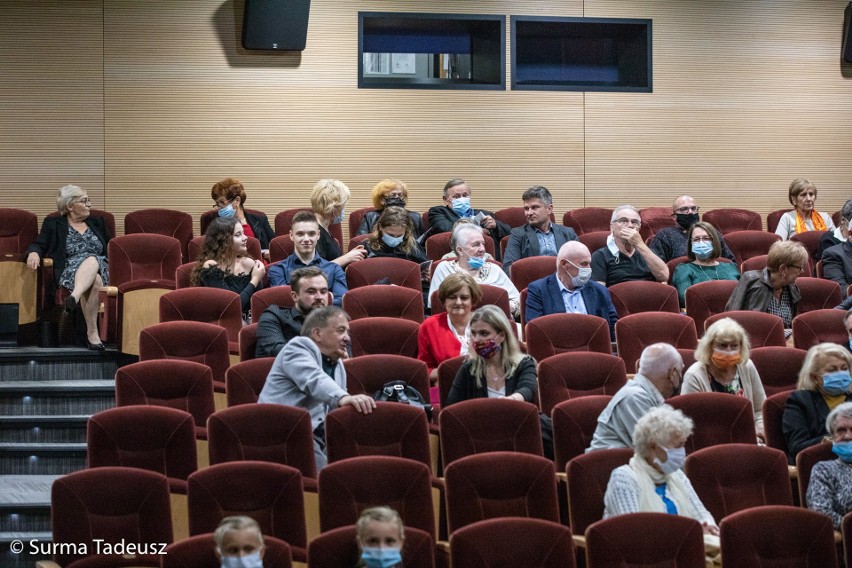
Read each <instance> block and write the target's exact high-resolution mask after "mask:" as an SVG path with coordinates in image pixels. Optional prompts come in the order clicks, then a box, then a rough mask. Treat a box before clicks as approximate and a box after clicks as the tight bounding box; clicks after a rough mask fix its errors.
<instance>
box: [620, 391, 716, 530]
mask: <svg viewBox="0 0 852 568" xmlns="http://www.w3.org/2000/svg"><path fill="white" fill-rule="evenodd" d="M692 429H693V422H692V420H691V419H690V418H688V417H686V416H684V414H683V413H682V412H681V411H680V410H675V409H673V408H672V407H671V406H668V405H667V404H664V405H662V406H658V407H656V408H654V409H652V410H650V411H648V413H647V414H645V415H644V416H643V417H642V418H640V419H639V421H638V422H636V427H635V428H634V430H633V447H634V450H635V453H634V454H633V457H632V458H630V463H628V464H627V465H623V466H621V467H618V468H616V469H615V470H613V472H612V475H611V476H610V478H609V484H608V485H607V488H606V493H605V494H604V518H605V519H606V518H608V517H615V516H617V515H626V514H628V513H668V514H670V515H680V516H683V517H689V518H692V519H695V520H696V521H698V522H699V523H701V525H702V526H703V528H704V533H705V534H713V535H718V534H719V527H718V526H716V521H715V520H714V519H713V515H711V514H710V512H709V511H708V510H707V509H706V508H705V507H704V504H703V503H701V499H699V498H698V495H697V494H696V493H695V490H694V489H693V488H692V484H691V483H690V482H689V479H687V477H686V474H685V473H684V472H683V471H682V469H681V468H682V467H683V464H684V461H685V459H686V449H685V448H684V444H686V439H687V438H689V436H690V434H692Z"/></svg>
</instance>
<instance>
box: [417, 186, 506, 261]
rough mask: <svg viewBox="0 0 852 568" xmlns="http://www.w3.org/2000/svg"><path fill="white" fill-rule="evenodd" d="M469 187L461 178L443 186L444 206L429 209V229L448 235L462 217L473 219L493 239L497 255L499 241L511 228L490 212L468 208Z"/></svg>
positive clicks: (434, 232)
mask: <svg viewBox="0 0 852 568" xmlns="http://www.w3.org/2000/svg"><path fill="white" fill-rule="evenodd" d="M470 195H471V191H470V187H469V186H468V185H467V182H466V181H464V180H463V179H461V178H453V179H451V180H450V181H448V182H447V184H446V185H445V186H444V204H443V205H436V206H435V207H432V208H431V209H429V229H430V231H432V233H433V234H437V233H448V232H450V231H452V230H453V224H454V223H455V222H456V221H458V220H459V219H461V218H463V217H467V218H470V219H473V221H474V222H475V223H476V224H478V225H479V226H480V227H482V228H483V229H485V230H486V231H487V232H488V233H487V234H488V236H490V237H491V238H493V239H494V243H495V245H498V246H496V247H495V250H496V251H497V254H498V255H499V254H500V253H499V250H500V247H499V244H500V239H502V238H503V237H505V236H506V235H508V234H509V231H510V230H511V228H510V227H509V225H507V224H506V223H501V222H500V221H498V220H496V219H495V218H494V214H493V213H492V212H491V211H486V210H485V209H473V208H472V207H471V206H470Z"/></svg>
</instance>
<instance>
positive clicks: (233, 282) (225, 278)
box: [191, 217, 266, 314]
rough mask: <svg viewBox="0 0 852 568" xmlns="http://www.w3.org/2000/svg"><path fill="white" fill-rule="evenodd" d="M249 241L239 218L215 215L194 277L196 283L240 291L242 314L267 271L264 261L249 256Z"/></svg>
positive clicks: (208, 229)
mask: <svg viewBox="0 0 852 568" xmlns="http://www.w3.org/2000/svg"><path fill="white" fill-rule="evenodd" d="M247 242H248V237H247V236H246V235H245V233H244V232H243V226H242V224H241V223H240V222H239V220H238V219H236V218H235V217H219V218H217V219H214V220H213V222H211V223H210V226H209V227H207V232H206V233H205V234H204V247H203V248H202V250H201V256H200V257H199V258H198V261H197V262H196V263H195V268H193V270H192V278H191V283H192V285H193V286H206V287H208V288H222V289H224V290H230V291H232V292H236V293H237V294H239V295H240V300H241V302H242V306H243V314H248V311H249V307H250V306H251V296H252V294H254V292H255V290H257V289H258V288H260V286H261V282H262V281H263V277H264V276H265V275H266V268H264V266H263V262H261V261H260V260H254V259H252V258H251V257H249V256H248V253H247V251H246V243H247Z"/></svg>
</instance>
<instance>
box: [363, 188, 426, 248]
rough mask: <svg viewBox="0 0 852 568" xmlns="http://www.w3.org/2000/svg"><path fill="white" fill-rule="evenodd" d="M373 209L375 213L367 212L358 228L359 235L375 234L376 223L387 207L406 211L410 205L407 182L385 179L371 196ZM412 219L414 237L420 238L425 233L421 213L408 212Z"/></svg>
mask: <svg viewBox="0 0 852 568" xmlns="http://www.w3.org/2000/svg"><path fill="white" fill-rule="evenodd" d="M371 197H372V200H373V207H375V208H376V210H375V211H367V212H366V213H365V214H364V218H363V219H361V224H360V225H359V226H358V234H359V235H366V234H367V233H372V232H373V227H375V226H376V221H378V220H379V215H381V214H382V211H384V210H385V207H401V208H403V209H405V207H406V205H408V187H407V186H406V185H405V182H402V181H400V180H398V179H383V180H382V181H380V182H379V183H377V184H376V185H375V187H373V193H372V195H371ZM406 212H407V213H408V216H409V217H410V218H411V226H412V228H413V229H414V236H415V237H419V236H420V235H421V233H422V232H423V222H422V220H421V219H420V213H417V212H416V211H406Z"/></svg>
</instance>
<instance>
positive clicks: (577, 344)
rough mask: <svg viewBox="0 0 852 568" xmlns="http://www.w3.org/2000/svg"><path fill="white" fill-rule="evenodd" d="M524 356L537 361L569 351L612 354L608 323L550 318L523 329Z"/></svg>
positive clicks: (577, 317) (572, 316)
mask: <svg viewBox="0 0 852 568" xmlns="http://www.w3.org/2000/svg"><path fill="white" fill-rule="evenodd" d="M526 338H527V353H529V354H530V356H532V357H533V358H535V359H536V361H543V360H544V359H545V358H547V357H551V356H553V355H557V354H559V353H565V352H569V351H594V352H596V353H604V354H610V355H611V354H612V341H611V339H610V333H609V322H608V321H606V320H605V319H603V318H600V317H598V316H590V315H587V314H567V313H566V314H550V315H547V316H541V317H538V318H535V319H534V320H532V321H531V322H529V323H527V326H526Z"/></svg>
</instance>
